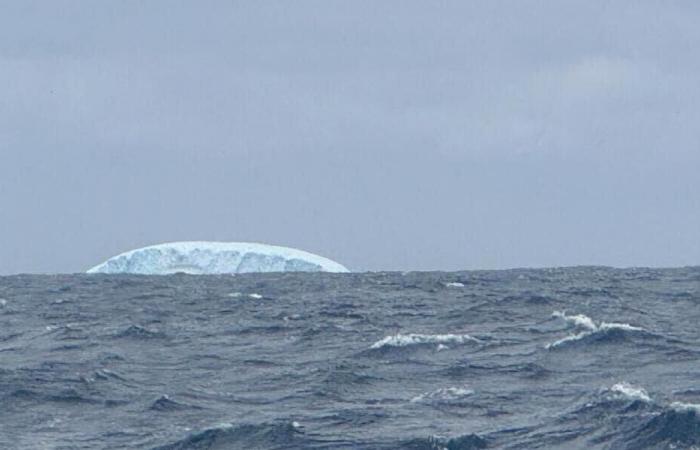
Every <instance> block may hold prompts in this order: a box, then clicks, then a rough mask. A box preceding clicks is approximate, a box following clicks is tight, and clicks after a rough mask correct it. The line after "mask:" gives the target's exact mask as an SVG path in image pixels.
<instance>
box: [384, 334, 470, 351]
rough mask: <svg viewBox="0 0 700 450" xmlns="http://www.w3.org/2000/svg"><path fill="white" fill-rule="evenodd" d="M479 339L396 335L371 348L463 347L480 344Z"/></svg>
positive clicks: (432, 335) (465, 336) (451, 335)
mask: <svg viewBox="0 0 700 450" xmlns="http://www.w3.org/2000/svg"><path fill="white" fill-rule="evenodd" d="M478 342H480V341H479V339H477V338H474V337H472V336H470V335H468V334H416V333H411V334H395V335H393V336H386V337H385V338H384V339H381V340H379V341H377V342H375V343H374V344H372V346H371V347H370V348H371V349H378V348H384V347H407V346H412V345H426V344H428V345H429V344H438V345H440V344H442V345H447V344H453V345H463V344H467V343H478Z"/></svg>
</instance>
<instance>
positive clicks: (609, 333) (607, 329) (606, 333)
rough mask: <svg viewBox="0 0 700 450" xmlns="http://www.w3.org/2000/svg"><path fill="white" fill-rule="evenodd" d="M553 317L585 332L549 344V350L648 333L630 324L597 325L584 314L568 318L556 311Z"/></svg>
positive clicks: (608, 323) (610, 323) (547, 346)
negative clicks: (587, 341) (596, 340)
mask: <svg viewBox="0 0 700 450" xmlns="http://www.w3.org/2000/svg"><path fill="white" fill-rule="evenodd" d="M552 316H553V317H558V318H561V319H564V321H566V322H567V323H570V324H572V325H574V326H575V327H577V328H582V329H583V330H584V331H581V332H580V333H577V334H573V335H569V336H566V337H564V338H562V339H559V340H557V341H555V342H552V343H549V344H547V345H546V346H545V348H547V349H552V348H556V347H560V346H562V345H565V344H570V343H573V342H576V341H581V340H585V339H590V338H593V339H594V340H595V339H596V338H600V339H606V338H608V339H609V338H615V337H619V336H621V335H622V336H624V335H625V334H627V333H629V332H642V333H645V332H646V331H645V330H644V329H643V328H640V327H635V326H632V325H630V324H628V323H615V322H600V323H598V324H596V323H595V322H594V321H593V319H591V318H590V317H588V316H586V315H583V314H577V315H573V316H568V315H566V313H563V312H560V311H554V312H553V313H552Z"/></svg>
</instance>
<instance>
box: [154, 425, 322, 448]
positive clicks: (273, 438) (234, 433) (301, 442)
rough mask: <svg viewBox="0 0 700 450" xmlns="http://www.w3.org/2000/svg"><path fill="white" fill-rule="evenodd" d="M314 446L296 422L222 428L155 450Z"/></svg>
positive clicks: (203, 432) (200, 433)
mask: <svg viewBox="0 0 700 450" xmlns="http://www.w3.org/2000/svg"><path fill="white" fill-rule="evenodd" d="M311 444H312V442H311V441H310V440H308V439H306V438H305V437H304V433H303V431H302V429H301V426H300V425H299V424H298V423H296V422H289V423H280V424H255V425H252V424H244V425H238V426H235V425H231V424H221V425H217V426H215V427H213V428H209V429H206V430H204V431H200V432H197V433H194V434H191V435H190V436H187V437H186V438H184V439H181V440H179V441H177V442H173V443H171V444H166V445H162V446H159V447H154V448H153V449H152V450H205V449H206V450H228V449H238V448H240V449H246V450H262V449H266V450H277V449H280V450H282V449H295V448H309V446H310V445H311Z"/></svg>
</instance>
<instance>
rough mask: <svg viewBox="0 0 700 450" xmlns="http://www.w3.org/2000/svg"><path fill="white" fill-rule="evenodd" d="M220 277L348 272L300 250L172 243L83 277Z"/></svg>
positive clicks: (116, 260)
mask: <svg viewBox="0 0 700 450" xmlns="http://www.w3.org/2000/svg"><path fill="white" fill-rule="evenodd" d="M182 272H184V273H190V274H222V273H253V272H348V269H346V268H345V267H344V266H343V265H341V264H338V263H337V262H335V261H331V260H330V259H328V258H324V257H322V256H318V255H314V254H313V253H308V252H305V251H302V250H296V249H293V248H287V247H278V246H275V245H265V244H255V243H249V242H172V243H168V244H160V245H152V246H149V247H143V248H139V249H136V250H131V251H128V252H126V253H122V254H120V255H117V256H114V257H112V258H110V259H108V260H107V261H105V262H103V263H102V264H100V265H97V266H95V267H93V268H92V269H90V270H88V271H87V273H133V274H143V275H168V274H173V273H182Z"/></svg>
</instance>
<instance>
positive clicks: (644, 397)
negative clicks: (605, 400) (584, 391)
mask: <svg viewBox="0 0 700 450" xmlns="http://www.w3.org/2000/svg"><path fill="white" fill-rule="evenodd" d="M610 391H611V392H614V393H617V394H621V395H622V396H624V397H626V398H627V399H629V400H641V401H643V402H645V403H650V402H651V397H650V396H649V394H648V393H647V391H646V389H644V388H642V387H638V386H634V385H631V384H629V383H627V382H626V381H623V382H621V383H617V384H615V385H613V386H612V387H611V388H610Z"/></svg>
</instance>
